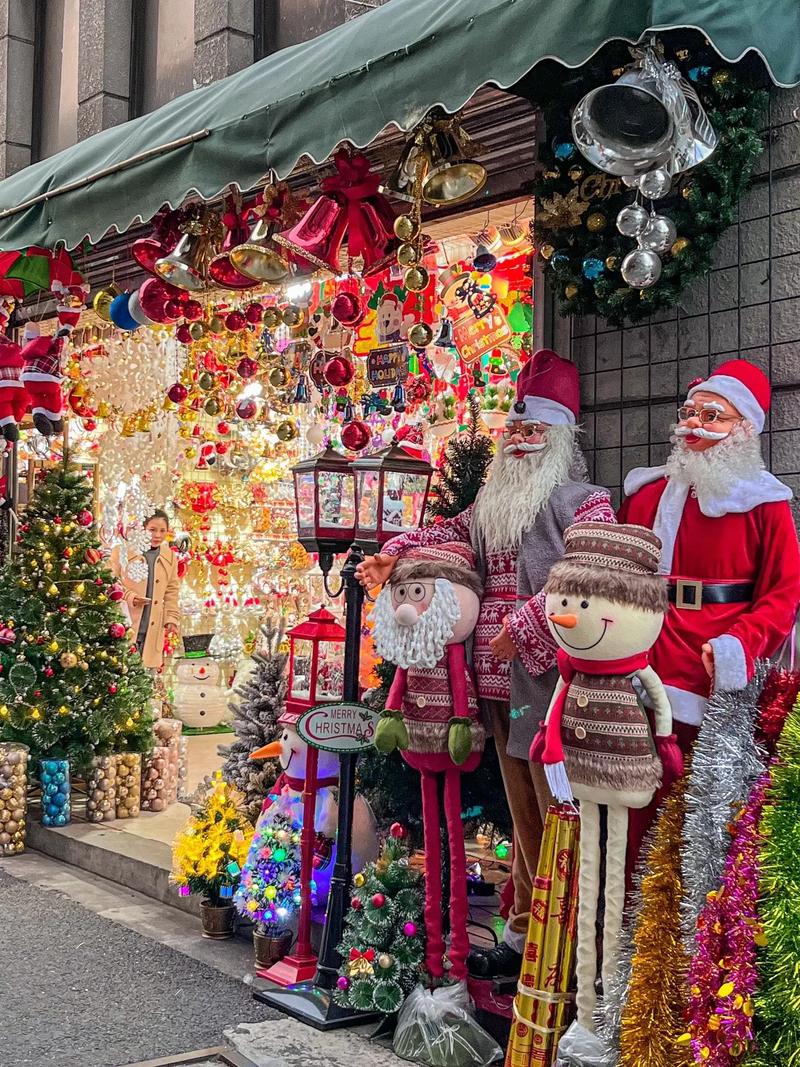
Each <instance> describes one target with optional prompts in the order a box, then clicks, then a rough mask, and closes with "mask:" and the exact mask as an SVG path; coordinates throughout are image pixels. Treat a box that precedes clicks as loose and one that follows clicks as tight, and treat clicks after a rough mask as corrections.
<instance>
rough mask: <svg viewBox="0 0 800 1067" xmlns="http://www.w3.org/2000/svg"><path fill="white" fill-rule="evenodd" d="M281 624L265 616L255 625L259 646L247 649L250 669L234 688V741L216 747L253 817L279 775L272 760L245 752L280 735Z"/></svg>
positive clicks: (282, 685) (282, 693) (283, 670)
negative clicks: (252, 667) (258, 628)
mask: <svg viewBox="0 0 800 1067" xmlns="http://www.w3.org/2000/svg"><path fill="white" fill-rule="evenodd" d="M283 634H284V630H283V625H282V624H281V623H280V622H278V621H276V620H275V619H267V621H266V622H265V623H264V624H263V625H262V626H261V642H260V644H261V647H260V648H258V647H256V649H255V650H254V652H253V656H252V658H253V660H254V661H255V670H254V671H253V672H252V673H251V674H250V675H249V676H248V677H247V678H246V679H245V681H244V682H243V683H242V684H241V685H237V687H236V688H235V689H234V691H233V692H234V696H235V698H236V699H235V700H232V701H231V703H230V705H229V706H230V709H231V711H232V712H233V722H232V724H231V725H232V726H233V732H234V733H235V734H236V740H235V741H234V742H233V743H232V744H230V745H225V746H223V745H221V746H220V749H219V751H220V754H221V755H223V756H225V757H226V760H225V763H224V765H223V767H222V773H223V775H224V776H225V778H226V780H227V781H229V782H231V783H232V784H233V785H235V786H236V788H237V789H238V790H239V791H240V792H241V793H243V794H244V797H245V802H246V804H247V810H248V812H249V813H250V816H251V818H253V819H256V818H257V817H258V812H259V811H260V810H261V804H262V802H263V800H264V797H265V796H266V795H267V792H268V790H269V787H270V786H271V785H272V783H273V782H274V781H275V779H276V778H277V777H278V775H279V774H280V767H279V765H278V761H277V760H258V761H256V762H252V761H251V760H250V753H251V752H254V751H255V750H256V749H257V748H261V747H262V746H263V745H266V744H269V742H270V741H274V740H275V738H276V737H277V736H278V735H279V733H280V728H279V726H278V716H279V715H280V714H281V712H282V711H283V707H284V701H285V699H286V660H287V654H286V652H283V651H281V645H282V642H283Z"/></svg>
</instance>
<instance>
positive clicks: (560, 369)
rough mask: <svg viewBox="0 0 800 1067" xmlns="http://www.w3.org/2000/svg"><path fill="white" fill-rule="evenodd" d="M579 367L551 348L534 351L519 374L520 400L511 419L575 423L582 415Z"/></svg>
mask: <svg viewBox="0 0 800 1067" xmlns="http://www.w3.org/2000/svg"><path fill="white" fill-rule="evenodd" d="M580 394H581V388H580V376H579V374H578V368H577V367H576V366H575V364H574V363H570V362H569V360H568V359H562V358H561V356H559V355H558V353H556V352H553V351H552V350H551V349H549V348H540V349H539V351H538V352H534V354H533V355H532V356H531V358H530V359H529V360H528V362H527V363H526V364H525V366H524V367H523V368H522V370H521V371H520V372H519V378H517V402H516V403H515V404H514V407H513V408H512V409H511V411H510V412H509V413H508V420H507V421H508V422H523V421H524V422H547V423H549V424H550V425H551V426H574V425H575V424H576V423H577V421H578V418H579V417H580Z"/></svg>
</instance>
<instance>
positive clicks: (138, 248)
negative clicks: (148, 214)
mask: <svg viewBox="0 0 800 1067" xmlns="http://www.w3.org/2000/svg"><path fill="white" fill-rule="evenodd" d="M180 219H181V213H180V212H179V211H163V212H161V213H160V214H159V215H157V216H156V217H155V219H154V220H153V232H152V233H151V235H150V236H149V237H140V238H139V239H138V240H136V241H134V242H133V244H132V245H131V255H132V256H133V258H134V259H135V260H136V262H137V263H138V264H139V266H140V267H144V269H145V270H146V271H147V272H148V274H155V273H156V270H155V264H156V260H157V259H161V258H162V257H163V256H166V255H168V254H169V253H170V252H171V251H172V250H173V248H174V247H175V245H176V244H177V243H178V240H179V238H180V231H179V230H178V224H179V223H180Z"/></svg>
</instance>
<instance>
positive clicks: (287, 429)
mask: <svg viewBox="0 0 800 1067" xmlns="http://www.w3.org/2000/svg"><path fill="white" fill-rule="evenodd" d="M275 433H276V434H277V435H278V440H279V441H294V439H295V437H297V433H298V430H297V426H296V424H295V423H294V422H292V421H291V419H285V420H284V421H283V422H279V423H278V427H277V429H276V430H275Z"/></svg>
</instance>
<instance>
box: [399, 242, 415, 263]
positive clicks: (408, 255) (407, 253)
mask: <svg viewBox="0 0 800 1067" xmlns="http://www.w3.org/2000/svg"><path fill="white" fill-rule="evenodd" d="M419 259H420V251H419V249H418V248H417V247H416V245H409V244H405V245H400V247H399V248H398V249H397V262H398V263H399V264H400V266H401V267H415V266H416V265H417V263H419Z"/></svg>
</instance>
